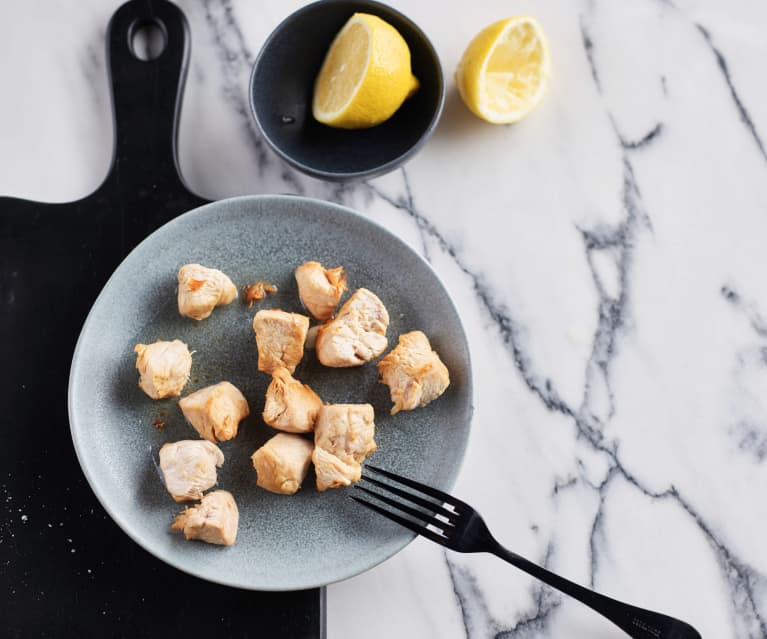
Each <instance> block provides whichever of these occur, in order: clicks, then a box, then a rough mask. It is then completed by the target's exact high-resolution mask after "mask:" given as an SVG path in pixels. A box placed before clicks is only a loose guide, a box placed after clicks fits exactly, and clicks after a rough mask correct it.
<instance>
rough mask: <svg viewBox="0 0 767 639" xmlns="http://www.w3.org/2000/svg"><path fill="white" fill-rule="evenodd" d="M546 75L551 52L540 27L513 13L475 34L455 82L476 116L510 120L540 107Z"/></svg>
mask: <svg viewBox="0 0 767 639" xmlns="http://www.w3.org/2000/svg"><path fill="white" fill-rule="evenodd" d="M550 75H551V55H550V53H549V46H548V43H547V42H546V36H545V35H544V33H543V29H542V28H541V25H540V24H539V23H538V21H537V20H536V19H535V18H532V17H530V16H517V17H514V18H507V19H505V20H500V21H499V22H496V23H494V24H491V25H490V26H489V27H487V28H485V29H483V30H482V31H480V32H479V33H478V34H477V35H476V37H475V38H474V39H473V40H472V41H471V42H470V43H469V46H468V47H467V48H466V51H465V52H464V54H463V57H462V58H461V61H460V62H459V63H458V68H457V69H456V72H455V81H456V84H457V85H458V91H459V93H460V94H461V97H462V98H463V101H464V102H465V103H466V106H468V107H469V109H471V110H472V111H473V112H474V113H475V114H476V115H478V116H479V117H480V118H482V119H483V120H487V121H488V122H492V123H494V124H509V123H511V122H516V121H517V120H520V119H521V118H523V117H524V116H526V115H527V114H528V113H530V111H532V110H533V109H534V108H535V107H536V106H538V103H539V102H540V101H541V99H542V98H543V95H544V93H545V92H546V87H547V85H548V81H549V77H550Z"/></svg>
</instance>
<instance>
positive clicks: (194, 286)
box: [178, 264, 237, 320]
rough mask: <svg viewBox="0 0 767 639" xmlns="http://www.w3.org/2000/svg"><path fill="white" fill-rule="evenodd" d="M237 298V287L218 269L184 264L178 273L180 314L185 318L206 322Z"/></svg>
mask: <svg viewBox="0 0 767 639" xmlns="http://www.w3.org/2000/svg"><path fill="white" fill-rule="evenodd" d="M236 297H237V287H236V286H235V285H234V283H233V282H232V280H230V279H229V277H228V276H227V275H225V274H224V273H222V272H221V271H219V270H218V269H215V268H207V267H205V266H201V265H200V264H184V266H182V267H181V268H180V269H179V271H178V312H179V313H181V315H184V316H185V317H191V318H192V319H195V320H204V319H205V318H206V317H209V316H210V314H211V313H212V312H213V309H214V308H216V306H223V305H225V304H229V303H230V302H232V300H234V299H235V298H236Z"/></svg>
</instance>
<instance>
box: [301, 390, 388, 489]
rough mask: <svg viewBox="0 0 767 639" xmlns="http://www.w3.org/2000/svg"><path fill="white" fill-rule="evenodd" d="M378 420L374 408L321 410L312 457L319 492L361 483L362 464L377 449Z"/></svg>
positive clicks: (351, 406)
mask: <svg viewBox="0 0 767 639" xmlns="http://www.w3.org/2000/svg"><path fill="white" fill-rule="evenodd" d="M374 417H375V415H374V412H373V407H372V406H371V405H370V404H327V405H325V406H323V407H322V408H321V409H320V414H319V415H318V417H317V423H316V425H315V427H314V453H313V454H312V461H313V462H314V470H315V473H316V475H317V490H319V491H320V492H322V491H324V490H327V489H328V488H336V487H338V486H348V485H349V484H351V483H352V482H356V481H359V478H360V473H361V470H362V468H361V465H362V462H363V461H364V460H365V458H366V457H367V456H368V455H370V454H371V453H373V451H375V449H376V443H375V440H374V439H373V436H374V435H375V423H374V422H373V419H374ZM332 458H335V459H332Z"/></svg>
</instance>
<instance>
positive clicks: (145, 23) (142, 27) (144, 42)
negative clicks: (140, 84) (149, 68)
mask: <svg viewBox="0 0 767 639" xmlns="http://www.w3.org/2000/svg"><path fill="white" fill-rule="evenodd" d="M167 40H168V36H167V34H166V31H165V25H164V24H163V23H162V22H160V21H159V20H157V19H153V20H137V21H136V22H134V23H133V24H132V25H131V29H130V32H129V35H128V43H129V44H130V49H131V52H132V53H133V55H134V56H136V57H137V58H138V59H139V60H142V61H144V62H149V61H150V60H156V59H157V58H159V57H160V55H162V52H163V51H164V50H165V45H166V44H167Z"/></svg>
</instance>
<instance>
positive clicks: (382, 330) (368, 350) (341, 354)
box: [314, 288, 389, 368]
mask: <svg viewBox="0 0 767 639" xmlns="http://www.w3.org/2000/svg"><path fill="white" fill-rule="evenodd" d="M388 326H389V313H388V312H387V311H386V307H385V306H384V305H383V302H381V300H380V299H378V297H377V296H376V295H374V294H373V293H371V292H370V291H369V290H367V289H366V288H359V289H357V290H356V291H355V292H354V295H352V296H351V297H350V298H349V299H348V300H346V302H345V303H344V305H343V306H342V307H341V310H340V311H338V314H337V315H336V316H335V318H334V319H332V320H331V321H329V322H328V323H327V324H323V325H322V326H321V327H320V329H319V331H318V333H317V341H316V343H315V345H314V347H315V349H316V351H317V357H318V358H319V360H320V362H321V363H322V364H324V365H325V366H332V367H334V368H341V367H346V366H361V365H362V364H364V363H365V362H369V361H370V360H371V359H374V358H376V357H378V356H379V355H380V354H381V353H383V352H384V350H386V344H387V341H386V329H387V328H388Z"/></svg>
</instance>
